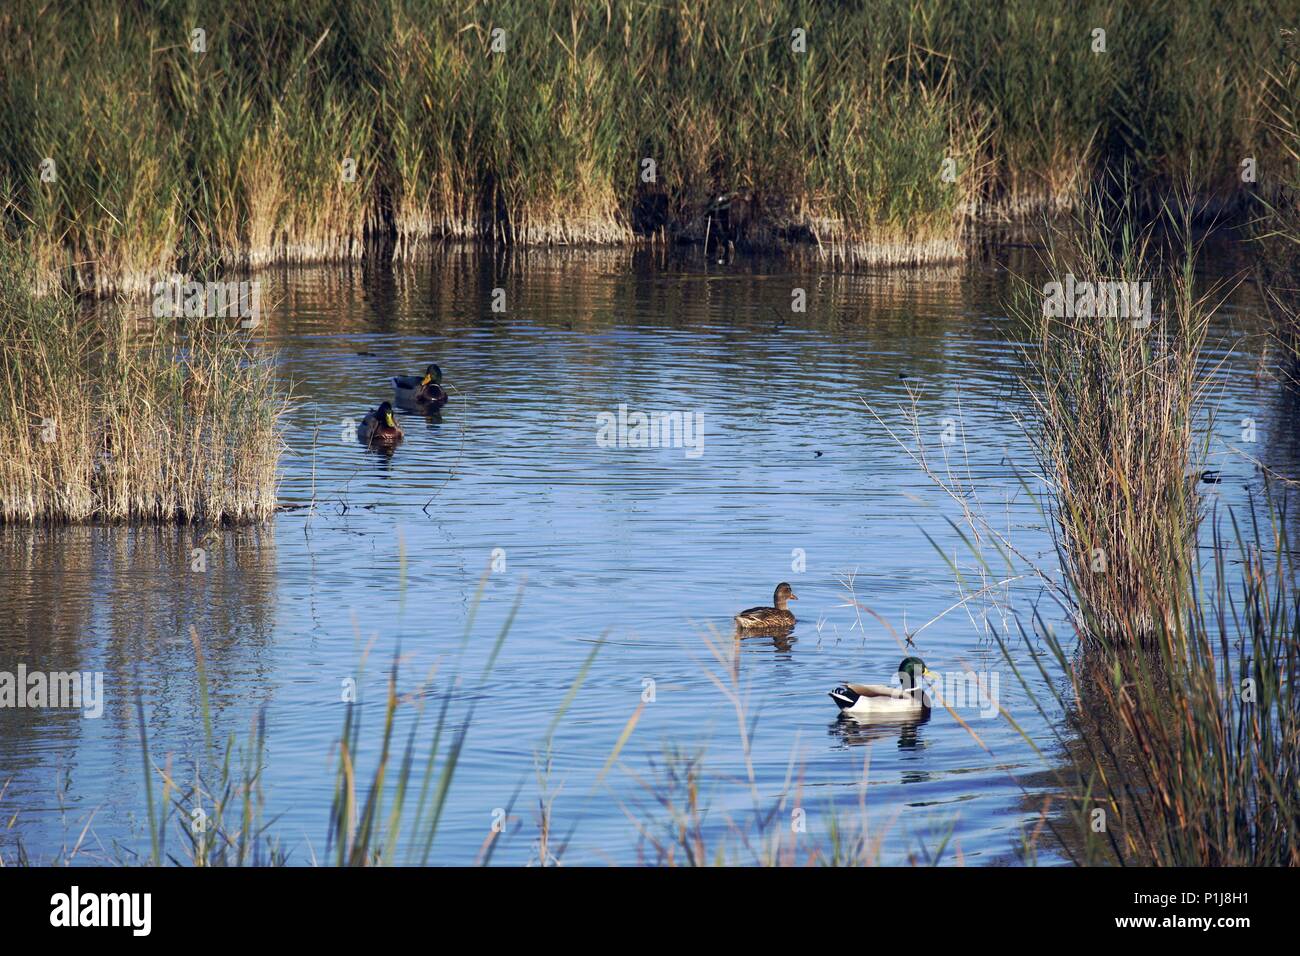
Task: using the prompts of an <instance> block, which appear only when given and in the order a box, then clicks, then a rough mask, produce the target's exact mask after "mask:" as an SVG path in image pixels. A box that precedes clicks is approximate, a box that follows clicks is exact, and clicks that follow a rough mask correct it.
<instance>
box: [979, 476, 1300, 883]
mask: <svg viewBox="0 0 1300 956" xmlns="http://www.w3.org/2000/svg"><path fill="white" fill-rule="evenodd" d="M1242 518H1243V519H1244V520H1241V521H1238V517H1237V516H1235V515H1229V516H1228V517H1227V520H1226V522H1216V525H1215V528H1214V535H1213V549H1212V552H1211V554H1212V557H1211V558H1210V559H1209V560H1208V561H1206V562H1203V563H1198V564H1197V566H1196V569H1195V572H1194V574H1193V576H1192V578H1191V580H1190V581H1189V583H1188V585H1187V586H1186V587H1185V588H1184V589H1182V590H1181V591H1178V592H1175V593H1174V594H1173V595H1172V601H1173V603H1174V604H1175V607H1174V613H1172V614H1165V613H1159V614H1152V615H1151V619H1152V620H1153V621H1154V624H1155V627H1156V628H1157V630H1158V633H1157V634H1156V635H1155V637H1156V639H1155V640H1153V641H1151V642H1150V643H1149V646H1148V647H1146V648H1134V647H1115V646H1102V645H1099V644H1098V643H1096V642H1090V641H1088V640H1087V636H1086V635H1085V636H1084V641H1083V642H1082V643H1081V644H1079V645H1075V646H1076V647H1077V650H1073V651H1072V650H1071V646H1072V645H1074V641H1073V635H1063V634H1060V633H1058V632H1056V631H1055V630H1054V629H1053V628H1051V627H1050V626H1048V625H1047V624H1046V623H1045V622H1043V621H1042V620H1034V621H1032V622H1023V621H1022V622H1020V625H1021V627H1020V630H1021V631H1022V633H1021V634H1004V635H1000V636H999V643H1000V644H1001V646H1002V651H1003V657H1004V660H1005V661H1006V663H1007V666H1008V667H1009V668H1010V669H1011V671H1012V672H1013V673H1014V674H1015V676H1016V677H1017V679H1018V680H1019V681H1020V682H1021V683H1022V685H1024V686H1025V687H1026V689H1028V686H1029V685H1028V679H1029V678H1030V677H1032V676H1033V675H1026V674H1025V673H1023V671H1022V669H1021V668H1020V667H1018V666H1017V664H1016V663H1015V659H1014V657H1013V655H1012V654H1010V653H1009V647H1008V642H1009V641H1011V640H1015V639H1018V638H1019V637H1022V636H1028V635H1027V634H1024V633H1023V632H1024V630H1025V628H1026V627H1027V626H1029V625H1031V624H1032V626H1033V631H1034V634H1035V636H1036V637H1037V638H1038V639H1040V640H1042V641H1043V643H1044V644H1045V645H1046V647H1047V649H1048V652H1049V655H1050V657H1051V658H1053V659H1055V661H1056V663H1057V664H1059V665H1060V666H1061V667H1062V668H1063V669H1064V671H1065V673H1067V674H1068V675H1069V683H1068V685H1067V686H1062V685H1060V684H1059V683H1057V682H1054V681H1045V682H1044V683H1045V684H1046V686H1047V687H1048V688H1050V693H1049V694H1048V695H1045V699H1042V700H1039V701H1038V705H1039V706H1040V707H1053V708H1059V709H1060V711H1061V712H1062V713H1064V714H1065V715H1066V717H1067V721H1066V725H1065V727H1064V729H1061V730H1059V731H1057V732H1056V742H1057V750H1058V752H1059V759H1060V761H1061V767H1060V770H1059V772H1058V773H1059V786H1060V789H1061V792H1062V795H1063V799H1064V801H1065V806H1064V808H1063V810H1061V811H1059V812H1060V813H1061V815H1062V816H1063V817H1064V818H1065V819H1066V821H1068V823H1069V824H1070V826H1068V827H1066V828H1064V832H1063V833H1062V831H1061V830H1058V831H1057V832H1058V835H1060V836H1061V839H1062V843H1063V846H1064V848H1065V851H1066V852H1067V853H1068V854H1069V855H1070V856H1071V857H1072V858H1074V860H1075V862H1078V863H1083V864H1123V865H1140V866H1295V865H1297V864H1298V863H1300V831H1298V830H1297V825H1298V824H1300V796H1297V795H1298V794H1300V694H1297V687H1300V626H1298V622H1300V613H1298V612H1300V594H1298V593H1297V591H1296V586H1295V582H1296V567H1295V565H1294V560H1293V551H1292V547H1293V545H1292V544H1291V543H1290V532H1289V526H1290V523H1291V521H1292V520H1293V519H1292V518H1291V517H1290V515H1289V514H1288V512H1287V509H1286V508H1285V506H1284V505H1283V504H1282V503H1281V502H1280V500H1275V499H1274V498H1273V497H1272V496H1271V495H1270V496H1269V500H1268V501H1267V502H1259V503H1258V504H1257V505H1256V507H1255V508H1254V509H1253V510H1252V513H1251V514H1249V515H1245V516H1242ZM1043 666H1044V665H1043V664H1041V663H1040V664H1039V668H1040V669H1041V668H1042V667H1043Z"/></svg>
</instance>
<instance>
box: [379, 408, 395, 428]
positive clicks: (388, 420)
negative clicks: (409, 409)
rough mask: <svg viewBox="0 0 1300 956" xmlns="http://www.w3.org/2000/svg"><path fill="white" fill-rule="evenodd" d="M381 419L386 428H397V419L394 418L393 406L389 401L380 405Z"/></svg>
mask: <svg viewBox="0 0 1300 956" xmlns="http://www.w3.org/2000/svg"><path fill="white" fill-rule="evenodd" d="M379 420H380V421H381V422H383V423H384V426H385V427H386V428H396V427H397V419H395V418H393V406H392V405H391V404H390V403H388V402H382V403H380V406H379Z"/></svg>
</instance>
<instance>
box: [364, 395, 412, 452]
mask: <svg viewBox="0 0 1300 956" xmlns="http://www.w3.org/2000/svg"><path fill="white" fill-rule="evenodd" d="M357 438H358V439H359V440H360V441H361V442H362V443H363V444H365V445H366V446H368V447H370V448H375V447H379V446H384V445H396V444H397V443H398V442H399V441H401V440H402V427H401V426H400V425H398V424H397V419H396V418H394V417H393V406H392V405H390V404H389V403H388V402H381V403H380V405H379V407H378V408H376V409H375V410H374V411H373V412H369V413H368V414H367V415H366V417H365V418H363V419H361V424H360V425H358V426H357Z"/></svg>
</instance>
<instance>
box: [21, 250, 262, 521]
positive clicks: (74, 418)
mask: <svg viewBox="0 0 1300 956" xmlns="http://www.w3.org/2000/svg"><path fill="white" fill-rule="evenodd" d="M30 275H31V272H30V260H29V259H27V258H26V257H24V256H23V255H22V254H21V253H19V252H18V251H16V250H14V249H12V248H10V247H9V246H7V245H6V246H5V247H4V248H0V343H3V347H0V521H3V522H22V523H32V522H81V521H162V522H180V523H195V524H215V523H221V522H235V523H243V522H252V521H262V520H265V519H267V518H269V517H270V516H271V515H272V514H273V513H274V511H275V504H276V462H277V460H278V458H279V454H280V437H279V432H278V428H279V419H280V415H281V413H282V411H283V409H284V402H285V398H284V396H283V394H282V393H281V391H280V389H279V386H278V385H277V384H276V381H275V372H274V368H273V366H272V363H271V361H270V359H269V357H267V356H266V355H263V354H259V353H258V352H256V351H255V350H254V349H252V348H250V346H249V344H248V339H247V336H248V333H247V331H245V330H243V329H241V328H239V323H238V322H234V323H232V322H231V321H230V320H229V319H225V318H222V319H216V320H201V319H184V318H167V317H164V318H155V317H151V316H146V317H145V318H143V319H138V320H137V319H136V318H135V316H134V314H133V313H132V312H131V311H130V310H128V309H127V308H126V307H124V306H106V307H105V308H104V309H103V310H102V312H101V313H100V314H99V315H98V316H96V317H94V318H91V317H88V316H87V315H86V314H85V313H83V311H82V309H81V307H80V306H79V305H78V303H77V302H76V301H75V300H74V298H73V297H72V295H71V294H70V293H68V292H65V291H61V290H54V291H52V292H50V293H49V294H48V295H37V294H36V293H34V292H33V291H32V289H31V288H30Z"/></svg>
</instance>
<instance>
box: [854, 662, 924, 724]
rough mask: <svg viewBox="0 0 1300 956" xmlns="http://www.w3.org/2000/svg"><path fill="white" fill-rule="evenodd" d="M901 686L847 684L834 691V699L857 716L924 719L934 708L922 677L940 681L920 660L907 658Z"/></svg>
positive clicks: (901, 670)
mask: <svg viewBox="0 0 1300 956" xmlns="http://www.w3.org/2000/svg"><path fill="white" fill-rule="evenodd" d="M898 674H899V683H900V685H901V686H899V687H893V686H891V685H888V684H844V685H842V686H840V687H836V688H835V689H834V690H833V691H831V695H830V696H831V700H833V701H835V705H836V706H837V707H839V709H840V710H841V711H842V712H843V713H846V714H852V715H853V716H854V717H877V716H881V717H883V716H890V717H910V716H915V717H922V716H924V715H925V714H926V712H927V711H929V709H930V701H929V698H928V697H927V696H926V693H925V688H924V687H922V686H921V678H922V677H931V678H937V677H938V676H939V675H937V674H935V673H934V671H932V670H929V669H928V668H927V667H926V666H925V662H924V661H923V660H921V658H919V657H904V658H903V659H902V660H901V661H900V662H899V664H898Z"/></svg>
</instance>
